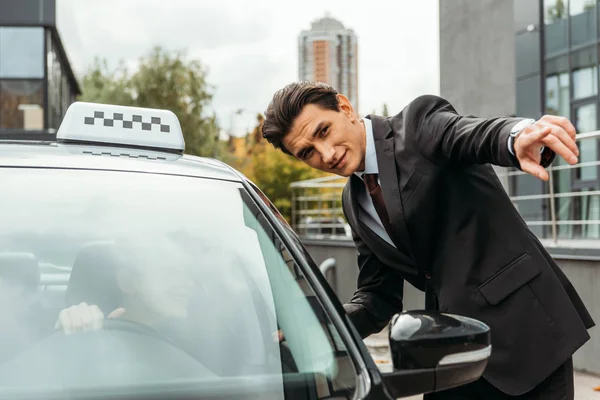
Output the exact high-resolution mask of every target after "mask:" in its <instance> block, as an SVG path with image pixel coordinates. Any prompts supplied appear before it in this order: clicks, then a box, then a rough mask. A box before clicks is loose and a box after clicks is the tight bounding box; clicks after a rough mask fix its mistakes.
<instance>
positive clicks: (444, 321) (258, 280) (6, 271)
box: [0, 102, 491, 399]
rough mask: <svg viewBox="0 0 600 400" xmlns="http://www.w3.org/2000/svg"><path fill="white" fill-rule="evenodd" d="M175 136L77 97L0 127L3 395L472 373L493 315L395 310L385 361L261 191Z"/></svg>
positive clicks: (243, 390)
mask: <svg viewBox="0 0 600 400" xmlns="http://www.w3.org/2000/svg"><path fill="white" fill-rule="evenodd" d="M17 139H18V137H17ZM184 146H185V143H184V139H183V134H182V132H181V127H180V124H179V121H178V119H177V117H176V116H175V115H174V114H173V113H171V112H170V111H167V110H154V109H144V108H133V107H122V106H115V105H103V104H93V103H82V102H76V103H74V104H72V105H71V106H70V107H69V109H68V111H67V113H66V115H65V117H64V120H63V122H62V124H61V126H60V128H59V130H58V132H57V133H56V137H55V138H52V140H36V141H28V140H16V139H15V138H14V137H13V139H11V140H1V141H0V187H1V188H2V192H1V193H2V207H1V208H0V221H1V222H2V223H1V224H0V297H2V301H0V304H1V305H2V307H3V310H2V313H1V314H0V318H1V323H2V327H3V329H2V332H0V398H10V399H16V398H28V399H38V398H39V399H53V398H65V397H68V398H86V399H91V398H99V399H100V398H101V399H121V398H128V399H132V398H140V399H142V398H143V399H148V398H169V399H183V398H186V399H187V398H194V399H199V398H202V399H223V398H227V399H238V398H239V399H242V398H244V399H259V398H260V399H266V398H269V399H284V398H285V399H334V398H335V399H381V398H388V399H392V398H397V397H402V396H409V395H413V394H418V393H428V392H433V391H439V390H443V389H447V388H451V387H454V386H457V385H461V384H464V383H468V382H472V381H474V380H476V379H478V378H479V377H480V376H481V374H482V372H483V370H484V369H485V367H486V364H487V360H488V358H489V356H490V352H491V347H490V330H489V327H487V326H486V325H485V324H483V323H481V322H479V321H476V320H473V319H469V318H465V317H462V316H457V315H450V314H443V313H437V312H432V311H405V312H402V313H399V314H397V315H395V316H394V317H393V319H392V321H391V323H390V327H389V332H390V333H389V342H390V348H391V354H392V359H393V367H394V368H393V370H392V371H390V372H385V373H383V372H381V371H380V370H379V368H378V367H377V365H376V363H375V362H374V361H373V359H372V358H371V356H370V355H369V353H368V350H367V348H366V347H365V344H364V343H363V341H362V340H361V338H360V336H359V335H358V333H357V332H356V330H355V329H354V327H353V325H352V323H351V322H350V320H349V318H348V317H347V315H346V314H345V312H344V309H343V307H342V305H341V303H340V302H339V300H338V298H337V297H336V295H335V293H334V292H333V290H332V289H331V287H330V286H329V285H328V283H327V281H326V280H325V278H324V277H323V275H322V274H321V272H320V270H319V266H318V265H316V264H315V262H314V261H313V259H312V258H311V256H310V255H309V254H308V252H307V251H306V249H305V248H304V246H303V245H302V243H301V241H300V240H299V238H298V236H297V235H296V233H295V232H294V231H293V230H292V229H291V227H290V226H289V225H288V223H287V222H286V220H285V219H284V218H283V217H282V216H281V214H280V213H279V212H278V210H277V209H276V208H275V207H274V206H273V204H272V203H271V202H270V201H269V199H268V198H267V197H266V196H265V195H264V193H262V192H261V191H260V190H259V188H257V187H256V186H255V185H254V184H253V183H252V182H251V181H249V180H248V179H246V178H245V177H244V176H243V175H242V174H240V173H239V172H238V171H235V170H234V169H232V168H231V167H229V166H228V165H226V164H224V163H222V162H220V161H217V160H214V159H207V158H198V157H193V156H189V155H185V154H184V148H185V147H184ZM69 310H71V311H72V310H79V311H80V312H79V313H69ZM67 327H68V329H67Z"/></svg>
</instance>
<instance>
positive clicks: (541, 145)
mask: <svg viewBox="0 0 600 400" xmlns="http://www.w3.org/2000/svg"><path fill="white" fill-rule="evenodd" d="M263 136H264V137H265V138H266V139H267V140H268V141H269V142H270V143H271V144H273V145H274V146H275V147H277V148H279V149H281V150H282V151H284V152H286V153H288V154H291V155H293V156H294V157H296V158H297V159H299V160H301V161H303V162H304V163H306V164H308V165H309V166H311V167H313V168H317V169H319V170H322V171H326V172H331V173H335V174H337V175H341V176H347V177H350V179H349V180H348V183H347V185H346V187H345V188H344V192H343V197H342V200H343V208H344V213H345V215H346V218H347V220H348V222H349V224H350V226H351V227H352V231H353V234H354V241H355V244H356V247H357V249H358V265H359V268H360V272H359V277H358V289H357V291H356V293H355V294H354V296H353V298H352V300H351V301H350V302H349V303H348V304H346V305H345V306H344V307H345V309H346V312H347V313H348V315H349V317H350V319H351V320H352V322H353V323H354V325H355V326H356V328H357V330H358V331H359V332H360V334H361V335H362V336H363V337H366V336H368V335H370V334H372V333H375V332H378V331H380V330H381V329H382V328H383V327H385V325H386V324H387V323H388V321H389V319H390V318H391V316H392V315H393V314H394V313H396V312H400V311H401V310H402V296H403V283H404V280H407V281H408V282H410V283H411V284H412V285H413V286H415V287H417V288H418V289H420V290H424V291H426V293H427V296H426V298H427V299H428V301H427V303H428V304H426V307H427V308H429V309H432V308H435V309H440V310H442V311H446V312H450V313H456V314H462V315H465V316H470V317H473V318H477V319H479V320H481V321H483V322H485V323H487V324H488V325H489V326H490V327H491V329H492V348H493V351H492V356H491V359H490V361H489V364H488V367H487V368H486V371H485V372H484V375H483V378H482V379H480V380H478V381H476V382H474V383H472V384H469V385H465V386H463V387H460V388H456V389H453V390H450V391H447V392H441V393H438V394H435V395H431V396H430V397H431V398H435V399H480V398H482V399H486V400H487V399H495V398H499V399H504V398H507V399H508V398H518V399H534V398H535V399H538V398H540V399H564V398H568V399H573V396H574V394H573V367H572V359H571V357H572V355H573V353H574V352H575V351H576V350H577V349H578V348H580V347H581V346H582V345H583V344H584V343H585V342H586V341H587V340H588V339H589V334H588V332H587V329H589V328H591V327H592V326H594V321H593V320H592V318H591V316H590V315H589V313H588V311H587V310H586V308H585V306H584V305H583V303H582V301H581V299H580V298H579V296H578V294H577V293H576V291H575V289H574V288H573V286H572V285H571V283H570V282H569V281H568V279H567V278H566V276H565V275H564V274H563V273H562V271H561V270H560V268H559V267H558V266H557V265H556V263H555V262H554V260H553V259H552V258H551V257H550V255H549V254H548V253H547V252H546V250H545V249H544V247H543V246H542V244H541V243H540V242H539V241H538V239H537V238H536V236H535V235H534V234H533V233H531V231H530V230H529V229H528V227H527V225H526V224H525V222H524V221H523V219H522V218H521V216H520V215H519V213H518V212H517V210H516V209H515V208H514V206H513V204H512V203H511V201H510V199H509V197H508V195H507V193H506V191H505V190H504V188H503V187H502V185H501V183H500V181H499V179H498V178H497V176H496V174H495V173H494V171H493V169H492V167H491V166H490V165H489V164H495V165H500V166H506V167H511V166H514V167H517V168H520V169H521V170H523V171H525V172H527V173H530V174H532V175H534V176H536V177H537V178H540V179H542V180H548V172H547V171H546V170H545V167H547V166H548V165H550V163H551V162H552V160H553V159H554V156H555V154H558V155H560V156H561V157H563V158H564V159H565V160H566V161H567V162H568V163H569V164H575V163H577V157H578V155H579V150H578V149H577V146H576V143H575V129H574V127H573V125H572V124H571V123H570V122H569V121H568V120H567V119H565V118H562V117H556V116H544V117H543V118H541V119H539V120H538V121H535V120H527V119H521V118H506V117H502V118H490V119H481V118H474V117H467V116H461V115H458V114H457V112H456V111H455V110H454V108H453V107H452V106H451V105H450V103H448V102H447V101H446V100H444V99H442V98H440V97H437V96H421V97H419V98H417V99H415V100H413V101H412V102H411V103H410V104H409V105H408V106H406V107H405V108H404V109H403V110H402V111H401V112H400V113H399V114H397V115H396V116H393V117H390V118H383V117H378V116H374V115H372V116H367V117H366V118H364V119H360V118H359V117H358V116H357V115H356V114H355V112H354V110H353V108H352V105H351V104H350V102H349V101H348V99H347V98H346V97H345V96H343V95H341V94H338V93H337V92H336V91H335V90H334V89H333V88H331V87H330V86H328V85H325V84H319V83H314V82H298V83H292V84H290V85H288V86H286V87H285V88H283V89H282V90H279V91H278V92H276V93H275V95H274V97H273V99H272V101H271V103H270V104H269V106H268V109H267V111H266V120H265V122H264V125H263Z"/></svg>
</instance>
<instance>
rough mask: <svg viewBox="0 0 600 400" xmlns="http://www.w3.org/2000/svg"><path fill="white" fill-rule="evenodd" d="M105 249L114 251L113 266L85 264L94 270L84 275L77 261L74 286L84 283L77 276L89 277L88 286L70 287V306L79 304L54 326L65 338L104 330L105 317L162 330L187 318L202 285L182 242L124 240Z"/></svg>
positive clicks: (70, 283) (62, 315)
mask: <svg viewBox="0 0 600 400" xmlns="http://www.w3.org/2000/svg"><path fill="white" fill-rule="evenodd" d="M103 251H104V252H107V251H108V252H110V253H111V254H110V255H111V257H110V260H111V261H113V262H112V263H111V264H112V265H102V266H96V265H92V266H89V267H88V265H89V264H87V265H82V266H81V269H85V268H86V267H88V269H89V270H90V271H86V272H88V273H87V274H85V273H81V271H77V270H76V269H77V268H78V267H79V266H78V265H77V261H76V265H74V268H73V273H72V275H73V276H72V279H71V281H70V282H69V285H70V286H76V285H77V284H78V283H79V282H77V280H76V279H73V278H76V277H77V275H75V274H76V273H79V275H80V276H81V275H86V278H87V279H84V280H87V282H84V283H83V284H81V286H82V288H81V290H77V288H73V287H70V288H69V291H70V293H71V296H70V297H71V298H70V303H71V304H73V303H74V302H75V301H80V302H79V303H78V304H74V305H72V306H70V307H68V308H65V309H63V310H62V311H61V312H60V313H59V316H58V319H57V321H56V324H55V328H57V329H62V330H63V331H64V332H65V333H66V334H71V333H75V332H85V331H94V330H99V329H102V326H103V321H104V319H105V317H106V318H119V319H122V320H126V321H129V322H132V323H136V324H142V325H145V326H147V327H149V328H152V329H155V330H159V331H160V330H162V329H163V328H164V327H165V326H166V325H168V323H169V322H171V321H172V320H174V319H175V320H177V319H184V318H186V317H187V315H188V305H189V303H190V301H191V299H192V296H193V294H194V292H195V289H196V286H197V283H196V280H195V279H194V277H193V275H192V268H191V265H192V264H191V262H192V259H191V257H190V255H189V252H186V251H184V250H183V249H182V248H181V246H180V244H178V243H175V242H173V241H170V240H164V239H163V240H160V241H159V240H152V241H141V240H140V241H132V240H121V241H119V242H117V243H115V244H114V245H112V246H106V247H105V248H104V249H103ZM103 256H106V253H105V254H103ZM96 259H97V258H96ZM105 260H106V257H105V258H104V259H102V260H101V261H105ZM98 274H103V275H104V276H102V277H98ZM80 280H81V279H80ZM73 292H79V293H78V295H72V293H73ZM94 292H95V293H94Z"/></svg>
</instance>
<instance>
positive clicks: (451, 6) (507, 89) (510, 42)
mask: <svg viewBox="0 0 600 400" xmlns="http://www.w3.org/2000/svg"><path fill="white" fill-rule="evenodd" d="M439 3H440V13H439V18H440V94H441V96H442V97H444V98H446V99H447V100H448V101H450V102H451V103H452V104H453V105H454V106H455V108H456V109H457V111H458V112H459V113H462V114H472V115H476V116H480V117H491V116H498V115H513V114H514V113H515V111H516V100H515V99H516V96H515V32H514V23H513V18H514V16H513V14H514V12H513V1H512V0H500V1H499V0H440V2H439Z"/></svg>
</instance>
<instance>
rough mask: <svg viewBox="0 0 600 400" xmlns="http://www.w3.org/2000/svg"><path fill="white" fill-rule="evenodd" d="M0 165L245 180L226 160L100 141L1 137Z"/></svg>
mask: <svg viewBox="0 0 600 400" xmlns="http://www.w3.org/2000/svg"><path fill="white" fill-rule="evenodd" d="M0 167H16V168H50V169H87V170H99V171H101V170H103V171H122V172H142V173H153V174H167V175H179V176H191V177H199V178H211V179H221V180H229V181H237V182H241V181H242V175H241V174H239V173H238V172H237V171H235V170H234V169H233V168H231V167H230V166H228V165H227V164H225V163H223V162H221V161H218V160H215V159H211V158H201V157H195V156H190V155H185V154H179V153H175V152H173V153H172V152H166V151H160V150H152V149H144V148H135V147H131V146H111V145H97V144H63V143H56V142H50V141H48V142H40V141H36V142H32V141H26V140H4V141H3V140H0Z"/></svg>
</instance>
